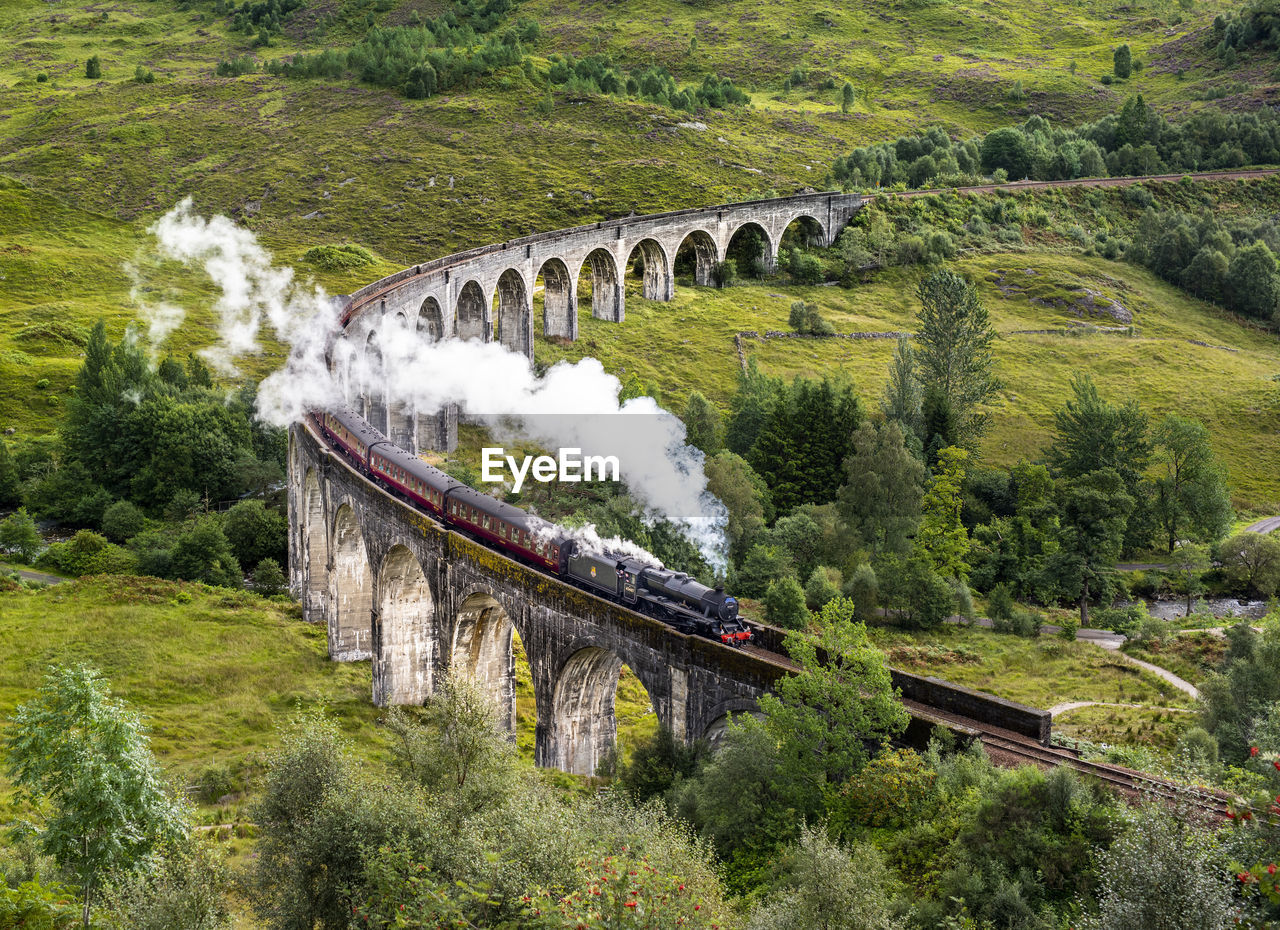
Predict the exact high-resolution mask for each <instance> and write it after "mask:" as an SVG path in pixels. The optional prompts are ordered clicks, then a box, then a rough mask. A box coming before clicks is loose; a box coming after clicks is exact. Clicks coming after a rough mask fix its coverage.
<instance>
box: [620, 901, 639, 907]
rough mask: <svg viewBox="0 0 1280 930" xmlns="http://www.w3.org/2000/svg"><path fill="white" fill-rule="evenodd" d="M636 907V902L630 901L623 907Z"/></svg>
mask: <svg viewBox="0 0 1280 930" xmlns="http://www.w3.org/2000/svg"><path fill="white" fill-rule="evenodd" d="M635 906H636V902H634V901H628V902H627V903H626V904H624V905H623V907H635Z"/></svg>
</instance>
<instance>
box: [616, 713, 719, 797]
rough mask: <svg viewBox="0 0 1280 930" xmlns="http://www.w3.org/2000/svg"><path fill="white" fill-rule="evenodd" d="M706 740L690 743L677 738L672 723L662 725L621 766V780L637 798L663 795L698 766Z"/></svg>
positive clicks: (634, 749) (640, 743)
mask: <svg viewBox="0 0 1280 930" xmlns="http://www.w3.org/2000/svg"><path fill="white" fill-rule="evenodd" d="M706 749H707V747H706V744H705V743H699V744H695V745H693V746H690V745H689V744H688V743H686V742H685V741H684V740H683V739H676V738H675V735H674V734H673V733H672V732H671V728H670V727H668V726H661V725H660V726H659V727H658V729H657V731H656V732H655V733H654V734H653V736H651V737H648V738H642V739H641V740H640V741H639V742H638V743H636V745H635V747H634V748H633V750H632V753H631V759H630V760H629V761H625V762H623V763H622V765H621V766H620V767H619V770H618V782H619V784H621V785H622V787H624V788H625V789H627V791H628V792H630V794H631V796H632V797H634V798H635V799H636V800H637V801H647V800H649V799H650V798H656V797H661V796H662V795H664V794H666V793H667V792H668V791H669V790H670V789H671V787H672V786H673V785H675V784H676V783H677V782H678V781H680V780H681V779H684V778H688V777H690V776H691V775H693V773H694V772H695V771H696V770H697V764H698V761H699V759H700V758H701V756H703V755H704V754H705V753H706Z"/></svg>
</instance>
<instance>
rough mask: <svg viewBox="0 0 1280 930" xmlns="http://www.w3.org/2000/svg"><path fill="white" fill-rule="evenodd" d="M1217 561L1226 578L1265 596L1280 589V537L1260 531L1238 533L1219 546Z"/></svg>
mask: <svg viewBox="0 0 1280 930" xmlns="http://www.w3.org/2000/svg"><path fill="white" fill-rule="evenodd" d="M1218 561H1220V562H1221V563H1222V568H1223V571H1224V572H1226V575H1227V577H1228V578H1229V579H1230V580H1231V581H1232V582H1233V583H1235V584H1236V585H1238V586H1239V587H1241V588H1249V589H1252V590H1254V591H1256V592H1257V593H1258V594H1260V595H1262V596H1263V597H1270V596H1271V595H1272V594H1274V593H1275V592H1276V591H1277V590H1280V539H1277V538H1276V537H1275V536H1274V535H1263V534H1261V533H1236V534H1235V535H1234V536H1232V537H1230V538H1229V539H1224V540H1223V541H1222V542H1221V543H1220V544H1219V545H1218Z"/></svg>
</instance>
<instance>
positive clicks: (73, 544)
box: [39, 530, 137, 577]
mask: <svg viewBox="0 0 1280 930" xmlns="http://www.w3.org/2000/svg"><path fill="white" fill-rule="evenodd" d="M39 564H40V565H48V566H52V567H54V568H56V569H57V570H58V571H60V572H64V573H66V574H68V575H75V576H77V577H80V576H84V575H108V574H128V573H130V572H132V571H134V570H135V569H136V567H137V565H136V563H135V561H134V558H133V556H132V554H131V553H130V552H129V550H127V549H122V548H121V547H120V546H116V545H113V544H111V543H109V542H107V538H106V537H105V536H102V535H99V534H98V533H95V532H93V531H92V530H80V531H79V532H78V533H76V534H75V535H74V536H72V537H71V538H70V539H69V540H67V541H66V542H57V543H54V544H53V545H51V546H50V547H49V548H48V549H46V550H45V551H44V552H43V553H42V554H41V555H40V559H39Z"/></svg>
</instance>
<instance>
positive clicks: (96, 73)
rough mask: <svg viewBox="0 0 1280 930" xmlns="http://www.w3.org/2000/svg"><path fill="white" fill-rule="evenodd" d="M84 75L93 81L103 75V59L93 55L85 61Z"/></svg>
mask: <svg viewBox="0 0 1280 930" xmlns="http://www.w3.org/2000/svg"><path fill="white" fill-rule="evenodd" d="M84 76H85V77H87V78H88V79H89V80H91V81H96V80H98V78H100V77H102V59H100V58H99V57H98V56H97V55H93V56H91V57H90V58H89V60H88V61H86V62H85V63H84Z"/></svg>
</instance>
